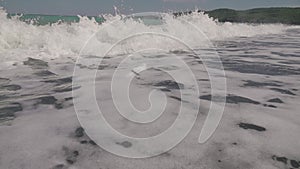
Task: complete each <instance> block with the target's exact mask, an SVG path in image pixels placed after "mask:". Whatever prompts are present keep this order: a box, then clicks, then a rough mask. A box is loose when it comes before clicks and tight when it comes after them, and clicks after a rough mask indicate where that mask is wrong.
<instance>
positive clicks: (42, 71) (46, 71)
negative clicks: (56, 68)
mask: <svg viewBox="0 0 300 169" xmlns="http://www.w3.org/2000/svg"><path fill="white" fill-rule="evenodd" d="M34 74H35V75H37V76H42V77H44V76H56V74H55V73H53V72H50V71H49V70H41V71H38V72H35V73H34Z"/></svg>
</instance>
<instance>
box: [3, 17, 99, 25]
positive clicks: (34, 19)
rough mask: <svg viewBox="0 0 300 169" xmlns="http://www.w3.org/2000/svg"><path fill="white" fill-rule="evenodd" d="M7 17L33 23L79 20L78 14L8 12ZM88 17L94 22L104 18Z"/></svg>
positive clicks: (46, 23)
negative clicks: (22, 13) (21, 13)
mask: <svg viewBox="0 0 300 169" xmlns="http://www.w3.org/2000/svg"><path fill="white" fill-rule="evenodd" d="M7 17H8V18H12V17H18V18H19V20H21V21H23V22H26V23H32V24H34V25H49V24H50V25H51V24H53V23H77V22H79V20H80V18H79V17H78V16H60V15H40V14H25V15H18V14H8V15H7ZM88 18H89V19H92V18H93V19H95V21H96V22H98V23H102V22H103V21H104V18H102V17H94V16H88Z"/></svg>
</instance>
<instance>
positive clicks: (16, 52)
mask: <svg viewBox="0 0 300 169" xmlns="http://www.w3.org/2000/svg"><path fill="white" fill-rule="evenodd" d="M6 15H7V14H6V12H5V11H4V10H3V9H0V23H1V24H0V61H8V60H11V61H18V60H23V59H25V58H27V57H34V58H59V57H61V56H73V57H74V56H77V54H79V52H80V50H81V48H82V47H83V46H84V44H85V43H86V42H87V40H88V39H90V38H91V36H93V35H94V34H95V33H96V32H98V33H97V34H96V37H95V38H94V39H92V41H90V42H91V43H89V44H88V46H87V49H88V50H87V51H89V52H87V53H86V54H95V55H99V52H100V53H104V52H105V51H107V50H108V49H109V48H110V47H111V46H112V45H113V44H114V43H116V42H118V41H119V40H121V39H123V38H126V37H128V36H130V35H134V34H137V33H144V32H155V33H160V34H166V35H169V36H174V37H175V38H177V39H180V40H182V41H183V42H184V43H187V44H188V45H189V46H191V47H196V46H201V45H203V44H206V42H205V41H202V40H200V39H201V38H202V39H206V37H205V36H207V38H208V39H209V40H226V39H228V38H232V37H238V36H245V37H249V36H255V35H260V34H270V33H271V34H272V33H280V32H283V31H284V30H286V29H288V28H289V26H285V25H279V24H277V25H271V24H268V25H249V24H233V23H219V22H217V21H215V20H213V19H212V18H209V16H208V15H206V14H203V13H193V14H191V15H187V16H181V17H180V18H174V17H173V15H171V14H164V16H163V19H164V20H165V22H166V23H165V24H164V25H160V26H147V25H144V24H143V23H139V22H137V21H133V20H130V19H129V20H126V21H124V20H120V16H110V15H107V16H106V17H105V18H106V22H105V23H103V24H98V23H97V22H96V21H95V20H93V19H88V18H87V17H80V21H79V22H78V23H72V24H67V23H62V24H52V25H45V26H36V25H32V24H27V23H24V22H22V21H19V20H18V19H17V18H12V19H7V17H6ZM113 21H114V23H113V24H111V23H110V22H113ZM187 22H188V23H190V25H189V26H187ZM191 25H193V26H195V27H197V29H199V30H200V32H201V31H202V32H203V33H204V34H201V33H200V34H201V36H195V35H196V34H199V32H198V33H197V32H196V31H195V28H193V26H191ZM199 37H200V38H199ZM168 45H169V46H168ZM130 46H133V47H135V48H139V47H140V46H147V47H151V46H153V47H155V46H168V47H166V49H168V50H172V49H173V50H176V49H178V48H180V47H179V46H176V44H166V43H165V42H164V41H161V40H155V37H146V36H145V37H139V38H137V39H135V40H134V41H131V44H130ZM90 49H97V50H96V51H95V50H90ZM120 50H121V51H118V52H123V51H122V50H123V49H120Z"/></svg>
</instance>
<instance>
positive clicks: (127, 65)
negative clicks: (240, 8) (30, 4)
mask: <svg viewBox="0 0 300 169" xmlns="http://www.w3.org/2000/svg"><path fill="white" fill-rule="evenodd" d="M299 46H300V27H299V26H293V25H283V24H246V23H229V22H227V23H221V22H218V21H216V20H213V19H212V18H209V17H208V16H207V15H205V14H203V13H192V14H191V15H185V16H180V17H174V16H173V15H172V14H159V13H144V14H136V15H133V16H113V15H103V16H101V17H96V18H92V17H82V16H45V15H24V16H22V17H21V18H20V17H17V16H7V13H6V12H5V11H3V10H0V136H1V137H0V147H1V151H0V166H1V167H0V168H5V169H6V168H7V169H17V168H18V169H19V168H23V169H40V168H52V169H62V168H90V169H99V168H114V169H132V168H144V169H152V168H166V169H167V168H170V169H171V168H176V169H177V168H178V169H179V168H180V169H181V168H184V169H192V168H200V169H201V168H203V169H204V168H216V169H217V168H222V169H224V168H228V169H229V168H245V169H248V168H249V169H253V168H255V169H261V168H266V169H273V168H274V169H275V168H299V166H300V162H299V160H300V157H299V149H300V144H299V143H298V142H297V140H299V138H300V134H299V130H300V114H299V110H298V108H299V101H300V85H299V84H300V48H299ZM211 110H212V111H211ZM81 126H82V127H83V128H82V127H81ZM116 131H117V132H116ZM200 133H201V134H200ZM199 135H200V136H199ZM142 138H147V139H142ZM149 138H151V139H149ZM201 140H202V141H203V142H202V141H201ZM199 142H200V143H199ZM124 157H126V158H124ZM147 157H150V158H147Z"/></svg>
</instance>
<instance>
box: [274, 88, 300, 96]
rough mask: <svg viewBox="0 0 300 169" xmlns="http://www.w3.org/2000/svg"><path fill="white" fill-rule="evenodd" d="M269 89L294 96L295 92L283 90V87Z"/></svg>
mask: <svg viewBox="0 0 300 169" xmlns="http://www.w3.org/2000/svg"><path fill="white" fill-rule="evenodd" d="M270 89H271V90H273V91H276V92H279V93H282V94H287V95H292V96H295V95H296V94H295V93H293V92H291V91H289V90H285V89H279V88H270Z"/></svg>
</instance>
